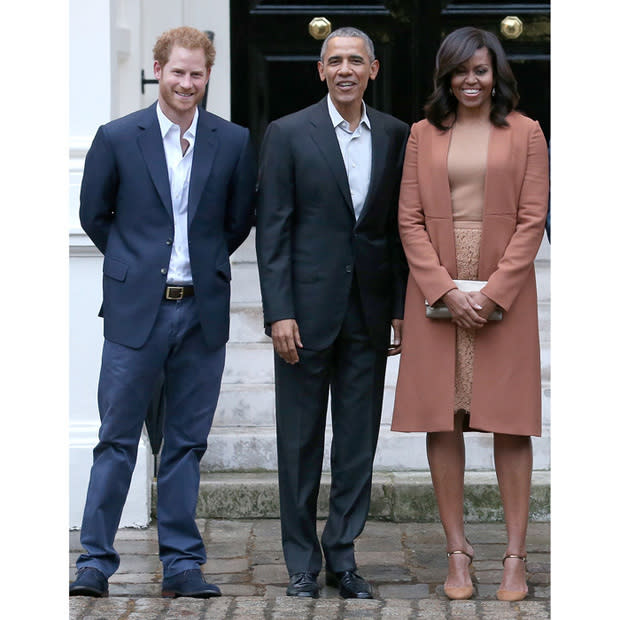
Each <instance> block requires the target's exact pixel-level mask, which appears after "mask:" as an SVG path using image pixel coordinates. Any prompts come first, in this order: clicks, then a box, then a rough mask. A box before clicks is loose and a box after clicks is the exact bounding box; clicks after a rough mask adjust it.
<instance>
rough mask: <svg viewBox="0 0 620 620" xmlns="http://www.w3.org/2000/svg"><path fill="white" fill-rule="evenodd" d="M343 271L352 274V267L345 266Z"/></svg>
mask: <svg viewBox="0 0 620 620" xmlns="http://www.w3.org/2000/svg"><path fill="white" fill-rule="evenodd" d="M344 270H345V271H346V272H347V273H352V272H353V265H347V266H346V267H345V268H344Z"/></svg>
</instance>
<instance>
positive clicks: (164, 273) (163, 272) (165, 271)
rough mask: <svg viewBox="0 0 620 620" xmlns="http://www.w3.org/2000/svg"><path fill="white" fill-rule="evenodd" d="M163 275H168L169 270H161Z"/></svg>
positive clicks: (163, 268)
mask: <svg viewBox="0 0 620 620" xmlns="http://www.w3.org/2000/svg"><path fill="white" fill-rule="evenodd" d="M161 273H162V274H163V275H166V274H167V273H168V270H167V269H166V268H165V267H162V268H161Z"/></svg>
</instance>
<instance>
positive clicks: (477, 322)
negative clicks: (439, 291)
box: [442, 288, 488, 329]
mask: <svg viewBox="0 0 620 620" xmlns="http://www.w3.org/2000/svg"><path fill="white" fill-rule="evenodd" d="M473 295H474V293H465V292H463V291H459V289H458V288H453V289H450V290H449V291H448V292H447V293H446V294H445V295H444V296H443V297H442V300H443V302H444V303H445V304H446V306H448V308H450V312H451V313H452V322H453V323H456V324H457V325H458V326H459V327H461V328H463V329H479V328H480V327H482V326H483V325H484V324H485V323H486V322H487V320H486V317H483V316H481V315H480V314H479V312H478V311H479V310H482V305H480V304H479V303H477V302H476V301H475V300H474V299H473V297H472V296H473ZM487 299H488V298H487ZM487 316H488V315H487Z"/></svg>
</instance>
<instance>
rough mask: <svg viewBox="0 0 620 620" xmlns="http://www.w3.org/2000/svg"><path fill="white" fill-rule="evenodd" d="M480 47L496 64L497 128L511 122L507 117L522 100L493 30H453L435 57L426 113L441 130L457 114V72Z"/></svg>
mask: <svg viewBox="0 0 620 620" xmlns="http://www.w3.org/2000/svg"><path fill="white" fill-rule="evenodd" d="M481 47H486V48H487V49H488V50H489V55H490V56H491V61H492V63H493V81H494V84H493V86H494V87H495V94H494V95H493V97H492V100H491V115H490V117H491V122H492V123H493V124H494V125H496V126H497V127H505V126H506V125H508V123H507V122H506V116H508V114H509V113H510V112H511V111H512V110H514V109H515V107H516V105H517V103H518V102H519V93H518V91H517V81H516V80H515V76H514V75H513V73H512V69H511V68H510V65H509V64H508V60H507V59H506V53H505V52H504V50H503V48H502V45H501V43H500V42H499V40H498V38H497V37H496V36H495V35H494V34H493V33H491V32H487V31H486V30H480V29H479V28H472V27H470V26H466V27H465V28H459V29H458V30H455V31H454V32H451V33H450V34H449V35H448V36H447V37H446V38H445V39H444V40H443V42H442V44H441V46H440V47H439V51H438V52H437V56H436V59H435V75H434V86H435V90H434V91H433V93H432V94H431V96H430V97H429V98H428V101H427V102H426V105H425V106H424V112H425V114H426V118H427V119H428V121H429V122H430V123H432V124H433V125H435V127H437V128H438V129H441V130H446V129H449V127H447V126H446V125H444V121H446V119H447V118H448V117H450V116H455V115H456V108H457V105H458V101H457V99H456V97H455V96H454V95H453V94H452V93H451V89H450V82H451V80H452V75H453V74H454V71H455V70H456V69H457V67H459V66H460V65H462V64H463V63H464V62H466V61H468V60H469V59H470V58H471V57H472V56H473V55H474V54H475V53H476V51H477V50H479V49H480V48H481Z"/></svg>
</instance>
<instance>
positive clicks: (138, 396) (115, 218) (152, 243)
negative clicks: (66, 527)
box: [70, 27, 256, 597]
mask: <svg viewBox="0 0 620 620" xmlns="http://www.w3.org/2000/svg"><path fill="white" fill-rule="evenodd" d="M153 53H154V58H155V62H154V69H155V77H156V78H157V79H158V80H159V95H158V101H157V103H155V104H153V105H152V106H150V107H149V108H147V109H145V110H141V111H139V112H135V113H133V114H130V115H128V116H125V117H124V118H120V119H118V120H115V121H112V122H110V123H108V124H107V125H104V126H102V127H100V128H99V130H98V131H97V134H96V136H95V138H94V141H93V144H92V146H91V148H90V150H89V152H88V155H87V156H86V161H85V166H84V176H83V181H82V191H81V204H80V220H81V223H82V226H83V228H84V230H85V231H86V233H87V234H88V236H89V237H90V238H91V239H92V241H93V243H94V244H95V245H96V246H97V248H99V250H100V251H101V252H102V253H103V255H104V261H103V305H102V309H101V314H102V316H103V319H104V336H105V342H104V346H103V356H102V363H101V374H100V377H99V390H98V402H99V413H100V417H101V428H100V431H99V443H98V444H97V446H96V447H95V449H94V459H93V467H92V469H91V474H90V483H89V487H88V494H87V498H86V505H85V508H84V516H83V521H82V531H81V543H82V546H83V547H84V549H85V550H86V553H84V554H82V555H81V556H80V557H79V558H78V560H77V562H76V565H77V569H78V576H77V579H76V581H75V582H73V584H71V586H70V594H72V595H76V594H78V595H80V594H81V595H87V596H105V595H107V593H108V578H109V577H110V575H111V574H112V573H114V571H116V569H117V568H118V565H119V556H118V554H117V553H116V551H115V550H114V547H113V542H114V536H115V534H116V530H117V528H118V524H119V520H120V517H121V512H122V509H123V505H124V503H125V499H126V497H127V491H128V489H129V483H130V480H131V476H132V472H133V469H134V465H135V461H136V454H137V446H138V442H139V439H140V434H141V430H142V426H143V422H144V418H145V415H146V411H147V407H148V404H149V402H150V400H151V398H152V396H153V393H154V388H155V385H156V383H157V381H158V378H159V376H160V373H161V372H162V371H164V373H165V378H166V379H165V380H166V395H167V409H166V421H165V425H164V429H163V435H164V444H163V449H162V454H161V462H160V466H159V471H158V476H157V488H158V492H157V526H158V533H159V550H160V551H159V555H160V559H161V561H162V564H163V583H162V595H163V596H166V597H174V596H194V597H209V596H219V595H220V591H219V588H218V587H217V586H215V585H212V584H208V583H206V582H205V580H204V578H203V576H202V572H201V569H200V565H202V564H204V563H205V561H206V553H205V549H204V544H203V541H202V537H201V534H200V532H199V531H198V529H197V527H196V523H195V509H196V502H197V496H198V485H199V481H200V459H201V458H202V456H203V454H204V452H205V450H206V447H207V436H208V434H209V430H210V428H211V422H212V420H213V414H214V412H215V407H216V404H217V400H218V396H219V390H220V383H221V378H222V372H223V367H224V355H225V344H226V341H227V340H228V328H229V312H230V262H229V255H230V254H231V253H232V252H233V251H234V250H235V249H236V248H237V247H238V246H239V245H240V244H241V243H242V242H243V240H244V239H245V238H246V237H247V235H248V233H249V230H250V227H251V225H252V218H253V194H254V189H255V182H256V163H255V160H254V156H253V152H252V148H251V145H250V137H249V132H248V130H247V129H244V128H242V127H239V126H236V125H233V124H232V123H229V122H227V121H225V120H223V119H221V118H218V117H217V116H214V115H213V114H210V113H208V112H206V111H205V110H203V109H201V108H200V106H199V104H200V102H201V100H202V98H203V95H204V92H205V87H206V84H207V81H208V79H209V74H210V72H211V67H212V65H213V61H214V57H215V50H214V49H213V46H212V45H211V43H210V41H209V39H208V38H207V37H206V36H205V34H204V33H201V32H200V31H198V30H195V29H194V28H186V27H183V28H177V29H174V30H170V31H168V32H165V33H164V34H163V35H162V36H161V37H160V38H159V39H158V41H157V43H156V44H155V47H154V49H153Z"/></svg>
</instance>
